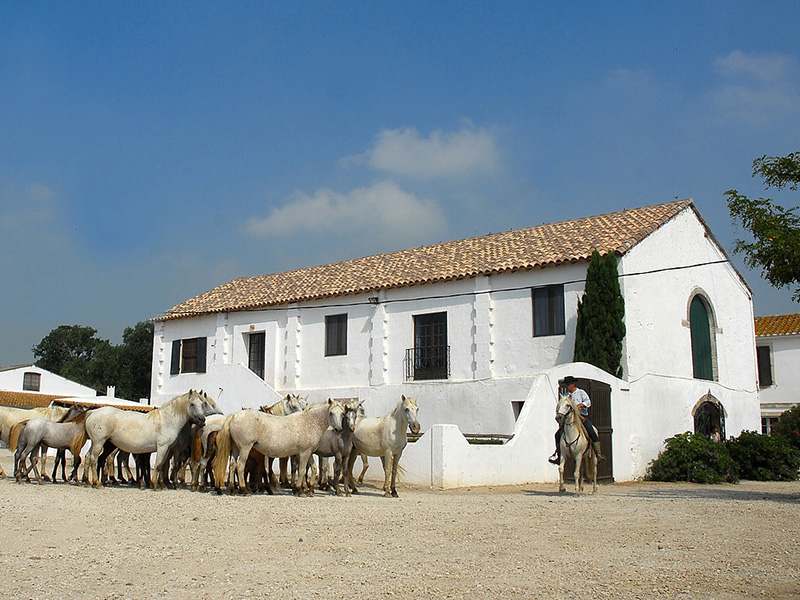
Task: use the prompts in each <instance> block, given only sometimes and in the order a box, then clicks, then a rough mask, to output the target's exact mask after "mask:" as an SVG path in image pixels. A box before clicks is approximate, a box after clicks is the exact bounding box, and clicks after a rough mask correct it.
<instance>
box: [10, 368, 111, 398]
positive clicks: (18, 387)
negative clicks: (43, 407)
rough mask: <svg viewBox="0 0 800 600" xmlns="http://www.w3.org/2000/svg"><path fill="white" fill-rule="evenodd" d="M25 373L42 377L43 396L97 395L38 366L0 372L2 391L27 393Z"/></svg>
mask: <svg viewBox="0 0 800 600" xmlns="http://www.w3.org/2000/svg"><path fill="white" fill-rule="evenodd" d="M25 373H38V374H39V375H41V379H40V386H39V393H41V394H63V395H65V396H95V395H96V394H97V392H95V390H93V389H92V388H90V387H86V386H85V385H81V384H79V383H75V382H74V381H71V380H69V379H66V378H64V377H61V376H60V375H56V374H55V373H51V372H50V371H47V370H45V369H42V368H40V367H37V366H36V365H24V366H20V367H16V368H13V369H8V370H5V371H0V390H7V391H11V392H22V391H25V390H23V389H22V380H23V378H24V376H25Z"/></svg>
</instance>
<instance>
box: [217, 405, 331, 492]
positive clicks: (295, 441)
mask: <svg viewBox="0 0 800 600" xmlns="http://www.w3.org/2000/svg"><path fill="white" fill-rule="evenodd" d="M343 416H344V406H343V405H342V403H341V402H338V401H336V400H331V399H329V400H328V401H327V402H321V403H319V404H312V405H311V406H309V407H308V408H306V409H305V410H302V411H300V412H297V413H293V414H291V415H287V416H285V417H277V416H275V415H270V414H267V413H263V412H261V411H257V410H241V411H239V412H235V413H233V414H232V415H228V416H227V417H226V418H225V423H224V424H223V425H222V430H221V431H220V432H219V435H218V436H217V455H216V456H215V457H214V462H213V465H214V487H215V488H216V490H217V493H218V494H221V493H222V484H223V482H224V481H225V472H226V467H227V464H228V459H229V458H232V459H233V460H234V461H235V462H236V473H237V474H238V476H239V491H240V492H242V493H243V494H245V495H247V494H249V491H248V490H247V485H246V483H245V465H246V463H247V457H248V456H249V454H250V450H251V449H252V448H255V449H256V450H258V451H259V452H261V453H262V454H263V455H264V456H268V457H274V458H281V457H285V456H287V457H288V456H295V455H298V462H299V465H300V475H301V477H300V481H299V482H298V484H297V485H296V489H295V491H296V492H297V493H298V494H301V493H304V492H305V493H307V494H308V493H313V491H311V490H309V488H308V482H307V480H306V477H305V473H306V471H305V468H304V467H305V466H306V465H307V464H308V461H309V458H310V457H311V454H312V452H314V449H315V448H316V447H317V446H318V445H319V441H320V439H321V438H322V434H323V433H325V430H326V429H327V428H328V427H332V428H333V429H334V430H336V431H339V432H341V430H342V418H343ZM232 470H233V469H231V471H232ZM267 485H268V486H269V485H271V483H270V482H268V483H267ZM228 489H229V490H230V491H231V493H233V473H231V474H230V475H229V477H228Z"/></svg>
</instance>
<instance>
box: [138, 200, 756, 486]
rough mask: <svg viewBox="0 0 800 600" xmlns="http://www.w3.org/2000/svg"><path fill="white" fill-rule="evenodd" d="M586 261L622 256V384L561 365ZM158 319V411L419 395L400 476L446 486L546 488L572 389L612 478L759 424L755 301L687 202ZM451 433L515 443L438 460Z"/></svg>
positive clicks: (231, 291)
mask: <svg viewBox="0 0 800 600" xmlns="http://www.w3.org/2000/svg"><path fill="white" fill-rule="evenodd" d="M595 249H596V250H598V251H600V252H601V253H608V252H612V253H614V254H615V255H616V256H617V257H618V269H619V273H620V284H621V288H622V292H623V295H624V299H625V310H626V316H625V324H626V328H627V335H626V338H625V342H624V347H623V359H622V367H623V373H624V374H623V379H616V378H614V377H612V376H610V375H608V374H606V373H603V372H602V371H600V370H599V369H596V368H594V367H592V366H590V365H586V364H582V363H579V364H575V363H572V362H571V361H572V357H573V347H574V341H575V323H576V311H577V303H578V299H579V298H580V297H581V295H582V294H583V290H584V279H585V276H586V268H587V264H588V259H589V257H590V256H591V254H592V252H593V251H594V250H595ZM154 320H155V322H156V328H155V340H154V353H153V380H152V395H151V398H152V401H153V403H154V404H160V403H162V402H164V401H166V400H167V399H169V398H171V397H173V396H175V395H178V394H181V393H184V392H185V391H186V390H187V389H189V388H201V389H205V390H206V391H207V392H208V393H210V394H211V395H212V396H214V397H216V399H217V402H218V404H219V405H220V406H221V407H222V408H223V410H224V411H225V412H231V411H234V410H238V409H240V408H242V407H257V406H259V405H264V404H269V403H272V402H275V401H277V400H279V399H280V397H281V396H282V395H283V394H286V393H289V392H297V393H300V394H302V395H307V396H309V400H310V401H311V402H315V401H321V400H324V399H326V398H328V397H334V398H352V397H358V398H360V399H362V400H364V402H365V407H366V409H367V413H368V414H372V415H380V414H385V413H386V412H388V411H389V410H390V409H391V408H392V407H393V406H394V405H396V404H397V402H398V401H399V399H400V396H401V394H405V395H410V396H415V397H416V398H417V401H418V404H419V406H420V422H421V425H422V428H423V431H426V430H428V433H426V434H425V435H424V436H423V438H422V439H420V440H419V441H418V442H416V443H415V444H413V448H412V447H409V448H408V449H407V450H406V454H404V458H403V461H404V462H403V464H404V467H405V468H406V470H407V472H408V477H409V479H410V480H414V481H419V482H428V481H429V482H431V483H432V484H434V485H439V486H443V487H450V486H456V485H469V484H475V483H515V482H526V481H551V480H553V479H554V478H557V473H556V472H555V468H554V467H552V466H551V465H549V464H548V463H547V462H546V457H547V456H548V455H549V454H550V453H551V452H552V446H553V433H554V430H555V422H554V419H553V416H554V408H555V402H556V399H557V387H558V380H560V379H561V378H563V377H564V376H565V375H567V374H571V375H573V376H575V377H578V378H579V379H580V380H581V384H580V385H581V387H585V388H586V389H587V391H589V393H590V395H591V396H592V398H593V411H594V413H593V421H594V423H595V424H596V425H598V428H599V429H600V430H601V440H602V441H603V444H604V452H605V453H606V455H607V456H608V460H607V461H605V465H604V468H605V469H606V473H605V475H606V477H614V478H615V479H617V480H630V479H634V478H637V477H641V476H642V475H643V474H644V471H645V469H646V467H647V464H648V462H649V461H650V460H651V459H652V458H654V457H655V456H657V454H658V452H659V451H660V450H661V449H662V447H663V441H664V439H665V438H667V437H670V436H672V435H674V434H676V433H681V432H684V431H693V430H698V431H702V432H708V431H709V430H710V427H711V426H712V425H717V426H719V427H720V428H721V429H722V431H723V432H726V433H727V434H728V435H737V434H738V433H739V432H740V431H741V430H743V429H754V428H755V427H757V426H758V423H759V418H760V415H759V404H758V389H757V384H756V351H755V336H754V332H753V308H752V298H751V291H750V289H749V288H748V286H747V285H746V283H745V282H744V280H743V279H742V277H741V276H740V274H739V273H738V272H737V271H736V269H735V268H734V267H733V266H732V265H731V263H730V262H729V261H728V259H727V256H726V255H725V252H724V250H723V249H722V248H721V246H720V245H719V244H718V243H717V241H716V240H715V239H714V236H713V235H712V233H711V232H710V230H709V229H708V227H707V225H706V224H705V222H704V221H703V219H702V218H701V216H700V214H699V213H698V211H697V209H696V208H695V206H694V204H693V203H692V201H691V200H682V201H676V202H669V203H666V204H658V205H653V206H647V207H643V208H636V209H631V210H625V211H621V212H617V213H611V214H605V215H599V216H592V217H585V218H580V219H575V220H571V221H564V222H560V223H553V224H549V225H542V226H538V227H530V228H526V229H518V230H511V231H506V232H503V233H496V234H490V235H486V236H482V237H477V238H472V239H466V240H458V241H453V242H446V243H441V244H436V245H432V246H426V247H420V248H412V249H409V250H403V251H399V252H392V253H388V254H381V255H376V256H369V257H366V258H359V259H354V260H348V261H343V262H339V263H334V264H329V265H321V266H316V267H309V268H304V269H298V270H295V271H289V272H284V273H277V274H271V275H262V276H256V277H246V278H242V279H236V280H234V281H231V282H229V283H226V284H224V285H221V286H219V287H217V288H215V289H213V290H211V291H209V292H206V293H204V294H201V295H199V296H196V297H195V298H192V299H190V300H187V301H186V302H183V303H181V304H179V305H178V306H175V307H174V308H172V309H170V310H168V311H167V312H166V313H165V314H164V315H162V316H160V317H158V318H156V319H154ZM459 430H460V431H461V432H464V433H466V434H505V435H507V436H513V438H512V439H511V440H510V441H509V442H507V443H506V444H504V445H503V446H500V447H494V448H493V449H492V450H489V451H487V452H485V453H484V454H482V455H481V456H482V457H484V458H477V459H476V458H474V457H472V456H471V455H470V452H471V451H472V450H471V449H470V448H467V446H469V445H468V444H466V441H465V440H463V437H461V440H462V441H463V444H464V445H463V448H462V447H461V446H459V448H461V449H460V450H458V451H457V454H458V456H451V455H450V454H448V452H450V451H451V449H452V448H453V447H454V445H453V444H450V443H449V442H448V441H447V440H450V439H452V438H453V432H456V438H458V437H459V436H460V434H458V431H459ZM458 444H460V442H458V443H456V444H455V445H458ZM503 452H506V453H510V454H505V455H503V454H502V453H503ZM487 456H491V457H492V458H489V459H486V458H485V457H487ZM417 462H419V464H417ZM601 464H602V463H601Z"/></svg>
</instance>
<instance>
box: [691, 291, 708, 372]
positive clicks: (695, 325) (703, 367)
mask: <svg viewBox="0 0 800 600" xmlns="http://www.w3.org/2000/svg"><path fill="white" fill-rule="evenodd" d="M689 329H690V331H691V336H692V368H693V375H694V378H695V379H706V380H708V381H713V380H714V363H713V358H712V355H711V319H710V318H709V316H708V309H707V308H706V305H705V303H704V302H703V300H702V299H701V298H700V296H695V297H694V298H693V299H692V303H691V305H690V307H689Z"/></svg>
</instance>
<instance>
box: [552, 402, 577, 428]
mask: <svg viewBox="0 0 800 600" xmlns="http://www.w3.org/2000/svg"><path fill="white" fill-rule="evenodd" d="M575 410H576V408H575V403H574V402H573V401H572V398H570V397H569V396H561V398H559V400H558V406H557V407H556V422H557V423H558V424H559V425H563V424H564V423H566V422H567V418H568V417H570V416H571V417H572V418H573V419H574V418H575Z"/></svg>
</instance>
